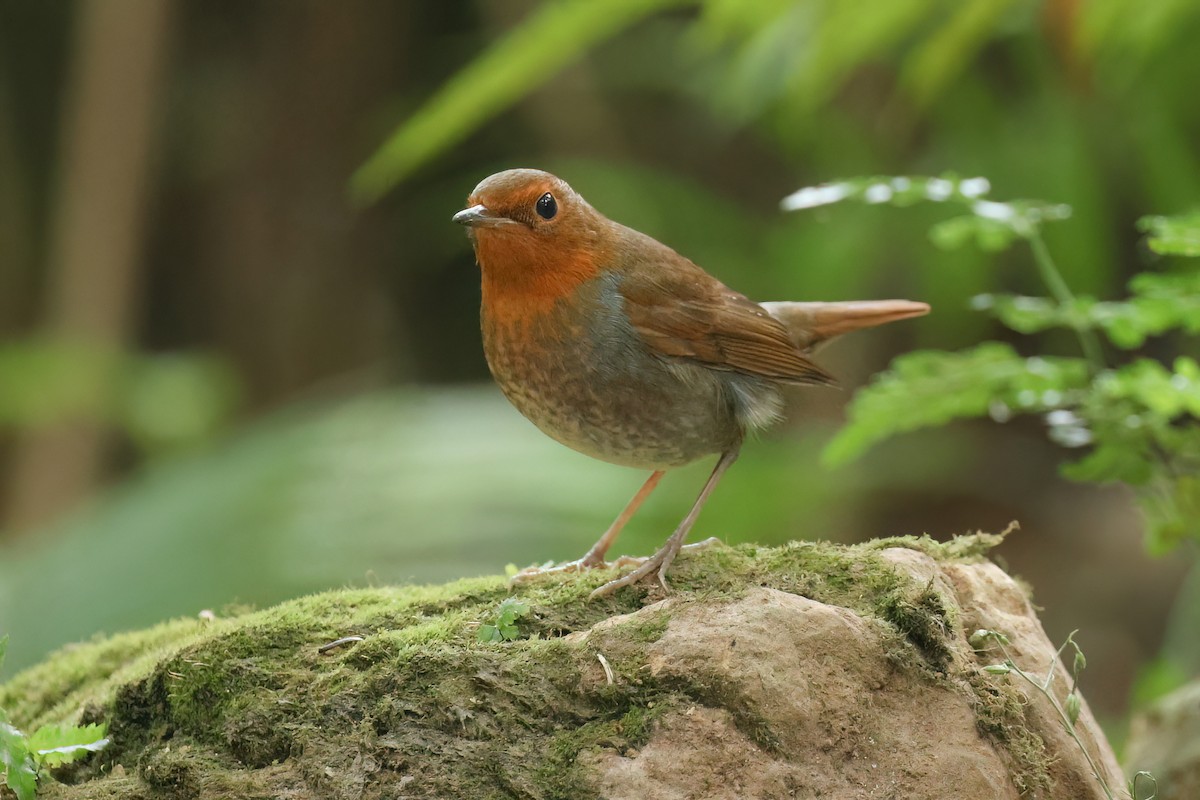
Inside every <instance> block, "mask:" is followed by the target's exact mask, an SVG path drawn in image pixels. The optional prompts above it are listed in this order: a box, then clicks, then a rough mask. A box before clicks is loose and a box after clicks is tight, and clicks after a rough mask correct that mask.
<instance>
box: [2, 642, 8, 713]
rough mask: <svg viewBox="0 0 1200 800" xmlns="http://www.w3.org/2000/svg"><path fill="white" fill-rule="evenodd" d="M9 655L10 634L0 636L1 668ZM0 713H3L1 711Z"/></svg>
mask: <svg viewBox="0 0 1200 800" xmlns="http://www.w3.org/2000/svg"><path fill="white" fill-rule="evenodd" d="M7 654H8V634H7V633H6V634H4V635H3V636H0V667H3V666H4V656H5V655H7ZM0 713H3V712H2V711H0Z"/></svg>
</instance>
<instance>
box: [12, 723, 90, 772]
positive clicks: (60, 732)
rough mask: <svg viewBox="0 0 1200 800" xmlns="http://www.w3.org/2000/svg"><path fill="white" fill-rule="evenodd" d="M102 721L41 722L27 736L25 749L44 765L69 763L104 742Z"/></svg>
mask: <svg viewBox="0 0 1200 800" xmlns="http://www.w3.org/2000/svg"><path fill="white" fill-rule="evenodd" d="M104 734H105V725H104V724H103V723H101V724H92V725H83V726H77V725H63V726H59V725H43V726H42V727H40V728H38V729H37V730H36V731H34V733H33V735H32V736H30V737H29V745H28V746H29V750H30V751H31V752H32V753H33V758H34V760H35V761H37V762H38V763H40V764H42V765H44V766H47V767H59V766H62V765H63V764H69V763H71V762H72V761H75V760H77V759H79V758H82V757H83V756H85V755H87V754H88V753H95V752H98V751H100V750H103V749H104V748H105V747H107V746H108V739H106V738H105V736H104Z"/></svg>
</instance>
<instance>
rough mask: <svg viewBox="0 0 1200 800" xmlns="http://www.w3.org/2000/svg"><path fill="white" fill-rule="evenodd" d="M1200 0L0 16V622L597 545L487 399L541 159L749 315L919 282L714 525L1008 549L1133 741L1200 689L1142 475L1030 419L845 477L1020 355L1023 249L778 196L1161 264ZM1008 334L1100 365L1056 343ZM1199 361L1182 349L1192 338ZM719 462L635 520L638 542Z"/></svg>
mask: <svg viewBox="0 0 1200 800" xmlns="http://www.w3.org/2000/svg"><path fill="white" fill-rule="evenodd" d="M1197 41H1200V5H1197V4H1196V3H1194V2H1192V0H1139V1H1138V2H1134V1H1133V0H1086V1H1085V0H1044V1H1043V2H1033V1H1032V0H973V2H970V3H963V2H961V0H859V2H856V3H844V2H838V1H837V0H736V1H735V0H694V1H693V2H683V0H611V2H606V3H594V2H593V3H589V2H586V0H574V1H573V2H547V3H537V2H532V0H520V1H517V0H473V1H467V0H462V1H455V2H451V1H450V0H447V1H446V2H439V3H401V2H393V1H392V0H341V1H340V2H337V3H333V2H319V1H318V0H296V1H295V2H283V1H282V0H275V1H274V2H266V1H263V2H253V3H247V2H244V1H243V0H203V2H201V1H200V0H74V1H69V0H42V1H41V2H28V1H26V2H22V1H21V0H0V632H7V633H9V634H11V644H10V647H9V661H8V663H7V664H6V665H5V669H6V673H7V674H8V675H11V674H12V671H13V670H14V669H18V668H20V667H23V666H27V665H29V664H30V663H32V662H34V661H35V660H37V659H39V658H40V657H42V656H44V655H45V654H46V653H47V652H48V651H49V650H51V649H52V648H55V647H57V646H60V645H63V644H64V643H68V642H72V641H77V640H80V639H86V638H88V637H90V636H93V635H96V634H97V633H99V632H110V633H111V632H115V631H118V630H122V629H126V628H131V627H136V626H142V625H146V624H149V623H152V622H155V621H158V620H161V619H164V618H167V617H170V616H174V615H194V614H196V613H198V612H199V611H201V610H202V609H214V610H216V611H218V613H219V612H220V609H222V608H223V607H227V606H229V605H231V604H255V605H263V604H269V603H273V602H276V601H279V600H282V599H284V598H288V597H293V596H295V595H297V594H300V593H304V592H311V591H318V590H321V589H326V588H330V587H338V586H345V585H368V584H382V583H386V584H393V583H404V582H410V581H418V582H429V581H441V580H445V579H449V578H453V577H456V576H465V575H477V574H486V573H498V572H501V571H502V570H503V569H504V568H505V566H506V564H509V563H514V564H518V565H526V564H529V563H533V562H541V561H545V560H548V559H558V560H561V559H566V558H573V557H576V556H578V555H580V554H582V553H583V551H584V550H585V549H586V548H587V547H588V546H589V545H590V544H591V543H592V541H593V540H594V538H595V536H596V535H597V534H598V533H599V532H600V531H601V530H603V528H604V527H605V526H606V525H607V524H608V522H609V521H610V520H611V518H612V517H613V516H615V514H616V513H617V512H618V511H619V510H620V508H621V507H622V506H623V504H624V503H625V502H626V501H627V500H628V498H629V497H630V496H631V495H632V494H633V492H634V491H635V490H636V489H637V488H638V486H640V484H641V482H642V480H643V479H644V477H645V476H644V475H642V474H640V473H637V472H635V471H632V470H627V469H624V468H621V467H616V466H611V465H607V464H603V463H599V462H594V461H591V460H589V459H588V458H586V457H585V456H582V455H578V454H576V453H573V452H571V451H569V450H567V449H566V448H563V447H561V446H560V445H557V444H556V443H554V442H552V441H550V440H549V439H547V438H546V437H544V436H543V435H542V434H541V433H539V432H538V431H537V430H536V429H535V428H534V427H533V426H532V425H531V424H529V423H528V422H526V421H525V420H524V419H523V418H521V417H520V415H519V414H518V413H517V412H516V411H514V410H513V409H511V408H510V407H509V406H508V404H507V403H506V401H505V400H504V399H503V397H502V396H501V395H500V394H499V392H498V390H497V389H496V388H495V387H494V386H493V385H492V384H491V382H490V379H489V376H488V373H487V367H486V364H485V362H484V360H483V356H482V351H481V347H480V342H479V327H478V304H479V276H478V271H477V268H476V267H475V265H474V263H473V256H472V254H471V251H470V247H469V243H468V241H467V239H466V237H465V236H464V233H463V230H462V229H461V228H460V227H459V226H456V225H453V224H451V223H450V216H451V214H453V213H454V212H455V211H456V210H458V209H459V208H461V207H462V203H463V201H464V199H465V197H466V196H467V194H468V193H469V192H470V190H471V189H472V188H473V187H474V186H475V184H476V183H477V182H478V181H479V180H481V179H482V178H483V177H485V176H486V175H488V174H490V173H492V172H495V171H498V170H500V169H504V168H509V167H516V166H533V167H540V168H543V169H548V170H551V171H554V172H556V173H557V174H559V175H561V176H562V177H564V178H566V179H567V180H568V181H570V182H571V183H572V185H573V186H574V187H575V188H576V189H578V190H579V191H580V192H581V193H583V194H584V195H585V196H586V197H587V198H588V199H589V200H590V201H591V202H592V203H593V205H595V206H597V207H598V208H599V209H601V210H602V211H604V212H605V213H607V214H608V215H609V216H611V217H614V218H615V219H617V220H619V221H621V222H624V223H626V224H629V225H631V226H633V227H636V228H639V229H641V230H643V231H645V232H647V233H649V234H651V235H653V236H655V237H657V238H659V239H661V240H662V241H664V242H666V243H668V244H670V245H671V246H673V247H675V248H676V249H677V250H680V251H681V252H683V253H684V254H685V255H688V256H689V257H691V258H692V259H693V260H695V261H697V262H698V263H700V264H701V265H703V266H704V267H706V268H707V269H708V270H709V271H710V272H712V273H714V274H716V275H717V276H718V277H720V278H721V279H723V280H725V281H726V282H727V283H729V284H731V285H733V286H734V287H736V288H738V289H739V290H741V291H743V292H745V293H746V294H748V295H750V296H751V297H753V298H756V299H760V300H766V299H828V300H834V299H849V298H877V297H880V298H881V297H892V296H900V297H909V298H912V299H919V300H925V301H928V302H930V303H932V304H933V306H934V309H935V312H934V314H933V315H931V316H929V317H927V318H924V319H921V320H917V321H913V322H906V323H902V324H898V325H895V326H892V327H889V328H887V329H886V330H885V331H877V332H871V333H864V334H860V335H858V336H857V337H854V338H852V339H849V340H846V341H843V342H838V343H836V344H834V345H833V346H831V347H830V348H828V349H827V350H825V351H824V352H823V354H822V357H821V359H820V360H821V361H822V363H823V364H824V365H825V366H826V367H827V368H828V369H830V371H832V372H834V373H835V374H837V375H838V376H839V377H840V378H841V379H842V381H843V384H844V386H845V389H844V390H843V391H829V390H807V391H797V392H794V393H793V394H792V396H791V397H790V401H789V402H790V413H789V417H788V422H787V423H786V424H785V425H782V426H781V427H780V428H778V429H776V430H775V431H773V432H771V433H770V434H769V435H767V436H764V437H762V438H761V440H760V441H756V442H753V443H751V444H750V445H749V446H748V447H746V448H745V450H744V454H743V457H742V459H741V460H740V462H739V464H738V465H737V468H736V469H734V470H732V471H731V472H730V474H729V476H728V477H727V478H726V480H725V481H724V482H723V483H722V485H721V487H720V489H719V491H718V492H717V493H716V495H715V496H714V498H713V500H712V502H710V503H709V504H708V507H707V508H706V510H705V513H704V515H703V517H702V518H701V520H700V523H699V525H698V528H697V531H696V537H697V538H700V537H704V536H709V535H716V536H719V537H721V538H722V539H724V540H725V541H727V542H744V541H757V542H763V543H779V542H783V541H786V540H788V539H818V538H820V539H832V540H836V541H847V542H852V541H860V540H863V539H866V538H869V537H873V536H885V535H892V534H904V533H923V532H928V533H929V534H931V535H932V536H935V537H937V538H946V537H948V536H950V535H952V534H955V533H960V532H967V531H973V530H976V529H983V530H990V531H997V530H999V529H1002V528H1003V527H1005V526H1006V525H1007V524H1008V523H1009V521H1010V520H1014V519H1015V520H1019V521H1020V523H1021V528H1022V529H1021V531H1020V532H1019V533H1016V534H1014V535H1013V536H1012V537H1010V539H1009V540H1008V541H1007V542H1006V543H1005V544H1004V546H1003V547H1002V548H1001V549H1000V550H999V551H998V553H997V557H998V558H999V559H1000V560H1001V561H1002V562H1004V563H1005V564H1006V565H1007V567H1008V568H1009V569H1010V570H1011V571H1012V572H1014V573H1015V574H1017V575H1019V576H1021V577H1022V578H1023V579H1025V580H1026V581H1028V582H1029V583H1030V584H1031V585H1032V587H1033V591H1034V598H1035V601H1036V602H1037V603H1038V605H1039V606H1040V607H1041V609H1042V614H1043V619H1044V622H1045V625H1046V628H1047V630H1048V633H1049V634H1050V636H1051V638H1052V639H1055V640H1061V639H1062V638H1064V637H1065V636H1066V634H1067V633H1068V632H1070V631H1071V630H1073V629H1076V628H1078V629H1080V631H1081V632H1080V634H1079V636H1078V639H1079V641H1080V642H1081V643H1082V645H1083V647H1084V649H1085V651H1086V652H1087V654H1088V660H1089V669H1088V671H1087V673H1086V674H1085V677H1084V686H1085V692H1086V693H1087V695H1088V698H1089V700H1090V701H1091V703H1092V704H1093V707H1094V708H1095V709H1096V710H1097V712H1098V713H1099V715H1100V716H1101V717H1102V718H1103V719H1104V720H1105V721H1106V724H1107V725H1108V728H1109V730H1110V732H1111V733H1113V735H1114V738H1116V739H1117V740H1119V739H1120V738H1121V736H1122V732H1123V730H1124V722H1123V720H1125V719H1126V718H1127V716H1128V712H1129V710H1130V708H1131V707H1132V706H1137V705H1138V704H1140V703H1144V702H1145V701H1146V700H1147V699H1149V698H1150V697H1153V696H1154V695H1156V694H1158V693H1160V692H1161V691H1163V690H1164V689H1166V688H1170V687H1172V686H1174V685H1176V684H1177V683H1179V682H1180V681H1182V680H1183V679H1185V678H1187V677H1189V676H1194V675H1196V674H1198V673H1200V653H1198V652H1197V649H1198V647H1200V645H1197V642H1196V637H1195V635H1194V632H1195V630H1196V625H1197V624H1200V623H1198V622H1197V615H1198V613H1200V611H1198V609H1200V577H1197V576H1196V575H1194V574H1193V576H1192V577H1191V578H1190V579H1189V578H1188V577H1187V576H1188V571H1189V568H1190V566H1191V563H1192V561H1193V560H1194V553H1193V552H1191V551H1189V550H1186V549H1181V550H1179V551H1177V552H1175V553H1174V554H1172V555H1170V556H1167V557H1155V556H1151V555H1149V554H1148V553H1147V552H1146V549H1145V547H1144V545H1143V540H1142V530H1141V521H1140V518H1139V515H1138V511H1137V509H1136V507H1135V505H1134V503H1133V502H1132V501H1131V499H1130V497H1129V496H1128V494H1127V493H1126V492H1125V491H1124V490H1122V489H1120V488H1109V489H1104V488H1095V487H1090V486H1081V485H1075V484H1071V483H1069V482H1067V481H1065V480H1064V479H1062V478H1060V477H1059V476H1058V474H1057V466H1058V464H1059V462H1060V461H1061V460H1062V459H1063V458H1064V453H1063V452H1062V451H1060V450H1058V449H1056V448H1055V447H1054V446H1053V445H1051V444H1049V443H1047V442H1046V439H1045V436H1044V434H1043V431H1042V429H1041V425H1040V424H1039V423H1038V422H1037V421H1036V420H1033V421H1025V422H1013V423H1009V424H1007V425H999V424H993V423H964V424H960V425H955V426H951V427H950V428H947V429H945V430H940V431H935V432H932V433H919V434H914V435H909V436H907V437H905V438H901V439H897V440H895V441H893V442H891V443H889V444H887V445H885V446H882V447H879V448H877V449H875V450H873V451H872V452H871V453H869V454H868V456H867V457H866V458H864V459H863V460H861V461H860V462H858V463H857V464H856V465H854V466H852V467H847V468H842V469H837V470H830V469H827V468H825V467H823V466H821V464H820V463H819V460H818V459H819V454H820V450H821V447H822V445H823V443H824V442H826V441H827V440H828V438H829V437H830V435H831V433H832V432H833V431H834V430H836V428H837V426H838V425H839V422H840V420H841V419H842V415H843V409H844V406H845V403H846V401H847V399H848V397H849V396H850V394H851V393H852V392H853V390H854V388H855V387H858V386H860V385H862V384H863V383H864V382H866V381H867V380H868V379H869V377H870V375H871V374H872V373H874V372H877V371H879V370H881V369H883V368H884V367H885V366H886V364H887V363H888V360H889V359H890V358H891V357H892V356H893V355H895V354H897V353H900V352H904V351H906V350H910V349H912V348H916V347H937V348H941V349H955V348H958V347H963V346H968V345H972V344H975V343H977V342H979V341H981V340H984V339H988V338H1011V335H1010V334H1006V333H1004V332H1003V331H1002V330H1001V329H999V328H998V327H997V326H996V325H995V324H994V323H992V322H991V321H990V320H988V319H986V318H985V317H984V316H982V315H979V314H977V313H975V312H972V311H971V310H970V309H969V299H970V298H971V297H972V296H973V295H975V294H977V293H979V292H984V291H1003V290H1009V291H1020V292H1029V293H1037V292H1038V291H1039V289H1040V287H1039V284H1038V281H1037V278H1036V274H1035V271H1034V269H1033V266H1032V261H1031V259H1030V257H1029V254H1028V251H1027V250H1024V249H1021V248H1015V249H1013V250H1011V251H1009V252H1006V253H1004V254H998V255H997V254H985V253H982V252H976V251H971V250H958V251H955V252H952V253H947V252H943V251H940V250H938V249H936V248H934V247H933V246H932V245H931V243H930V241H929V239H928V236H927V231H928V228H929V226H930V225H931V224H932V223H934V222H936V221H938V220H939V219H943V218H944V217H945V215H946V211H945V209H940V208H938V207H936V206H924V207H920V206H918V207H912V208H908V209H895V208H872V207H849V206H847V207H841V206H836V207H832V208H828V209H820V210H815V211H809V212H804V213H801V214H784V213H782V212H781V211H780V210H779V201H780V199H781V198H782V197H783V196H784V195H786V194H788V193H790V192H792V191H794V190H796V189H797V188H799V187H801V186H804V185H809V184H813V183H818V182H822V181H827V180H832V179H836V178H841V177H848V176H854V175H869V174H929V173H933V174H939V173H942V172H945V171H954V172H957V173H958V174H962V175H983V176H986V177H988V178H989V179H990V180H991V183H992V186H993V192H992V196H994V197H996V198H998V199H1009V198H1015V197H1036V198H1042V199H1046V200H1050V201H1056V202H1063V203H1068V204H1070V205H1071V206H1072V207H1073V209H1074V214H1073V216H1072V218H1071V219H1070V220H1069V221H1067V222H1064V223H1057V224H1056V225H1055V226H1054V227H1050V228H1048V229H1047V231H1046V237H1047V241H1048V244H1049V247H1050V248H1051V250H1052V251H1053V252H1054V253H1055V255H1056V256H1057V259H1058V261H1059V264H1060V266H1061V267H1062V269H1063V271H1064V273H1065V275H1066V277H1067V280H1068V281H1069V282H1070V283H1071V285H1072V287H1073V288H1074V289H1076V290H1077V291H1083V292H1090V293H1095V294H1098V295H1100V296H1117V295H1119V294H1120V293H1121V292H1122V291H1123V286H1124V283H1125V281H1126V280H1128V278H1129V276H1130V275H1132V274H1133V273H1134V272H1135V271H1137V270H1139V269H1143V268H1146V267H1147V266H1148V264H1149V263H1150V261H1151V255H1150V253H1149V251H1148V250H1147V249H1146V248H1145V247H1144V245H1143V244H1142V242H1141V241H1140V239H1139V234H1138V233H1137V231H1136V230H1135V227H1134V222H1135V220H1136V219H1137V218H1138V217H1139V216H1142V215H1144V214H1150V213H1175V212H1179V211H1184V210H1186V209H1188V208H1190V207H1192V206H1194V205H1195V204H1196V203H1197V200H1198V198H1200V148H1198V147H1197V143H1198V142H1200V103H1197V102H1196V87H1197V86H1200V49H1198V48H1197V47H1196V44H1195V43H1196V42H1197ZM1014 342H1016V343H1017V344H1018V346H1019V347H1020V348H1021V349H1022V350H1023V351H1024V352H1031V351H1034V352H1062V353H1069V354H1074V350H1073V349H1072V348H1073V340H1072V339H1070V338H1068V337H1065V336H1059V335H1057V334H1055V335H1051V334H1047V335H1046V336H1043V337H1026V338H1024V339H1020V340H1019V341H1018V340H1014ZM1191 347H1192V350H1193V351H1194V350H1195V346H1194V342H1193V343H1192V345H1191ZM710 468H711V465H710V464H707V463H704V464H697V465H693V466H692V467H689V468H688V469H684V470H679V471H678V472H677V473H673V474H672V475H670V476H668V477H667V479H666V480H665V481H664V483H663V486H662V488H661V489H660V490H659V491H658V492H657V493H656V494H655V496H654V497H653V498H652V499H651V500H650V501H649V502H648V503H647V505H646V507H645V508H644V509H643V511H642V513H641V514H639V516H638V517H637V518H636V519H635V520H634V522H633V523H632V524H631V525H630V527H629V528H628V529H627V532H626V534H625V536H624V537H623V539H622V541H621V543H620V546H619V548H618V549H619V550H620V551H621V552H636V553H647V552H650V551H651V550H652V549H654V548H655V547H657V545H658V544H659V543H660V542H661V540H662V539H663V538H664V537H665V536H666V535H667V533H669V531H670V530H671V529H672V528H673V527H674V525H675V523H676V522H677V521H678V519H679V518H680V517H681V516H682V514H683V513H684V511H685V510H686V508H687V507H688V505H689V504H690V503H691V501H692V499H693V498H694V496H695V494H696V492H697V491H698V490H699V488H700V485H701V484H702V483H703V480H704V478H705V476H706V475H707V472H708V470H709V469H710Z"/></svg>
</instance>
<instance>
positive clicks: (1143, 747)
mask: <svg viewBox="0 0 1200 800" xmlns="http://www.w3.org/2000/svg"><path fill="white" fill-rule="evenodd" d="M1125 761H1126V764H1127V765H1128V767H1129V773H1130V774H1133V773H1135V772H1137V771H1139V770H1145V771H1147V772H1150V773H1151V774H1152V775H1154V778H1155V780H1156V781H1157V784H1158V794H1157V797H1158V800H1196V798H1197V797H1200V681H1193V682H1192V683H1189V684H1187V685H1186V686H1183V687H1181V688H1179V689H1176V690H1175V691H1173V692H1171V693H1170V694H1168V695H1166V696H1165V697H1163V698H1161V699H1160V700H1159V701H1158V702H1156V703H1155V704H1154V705H1153V707H1151V708H1150V709H1149V710H1148V711H1146V712H1144V713H1142V714H1140V715H1138V716H1137V717H1135V718H1134V720H1133V726H1132V729H1131V730H1130V732H1129V744H1128V746H1127V747H1126V754H1125Z"/></svg>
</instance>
